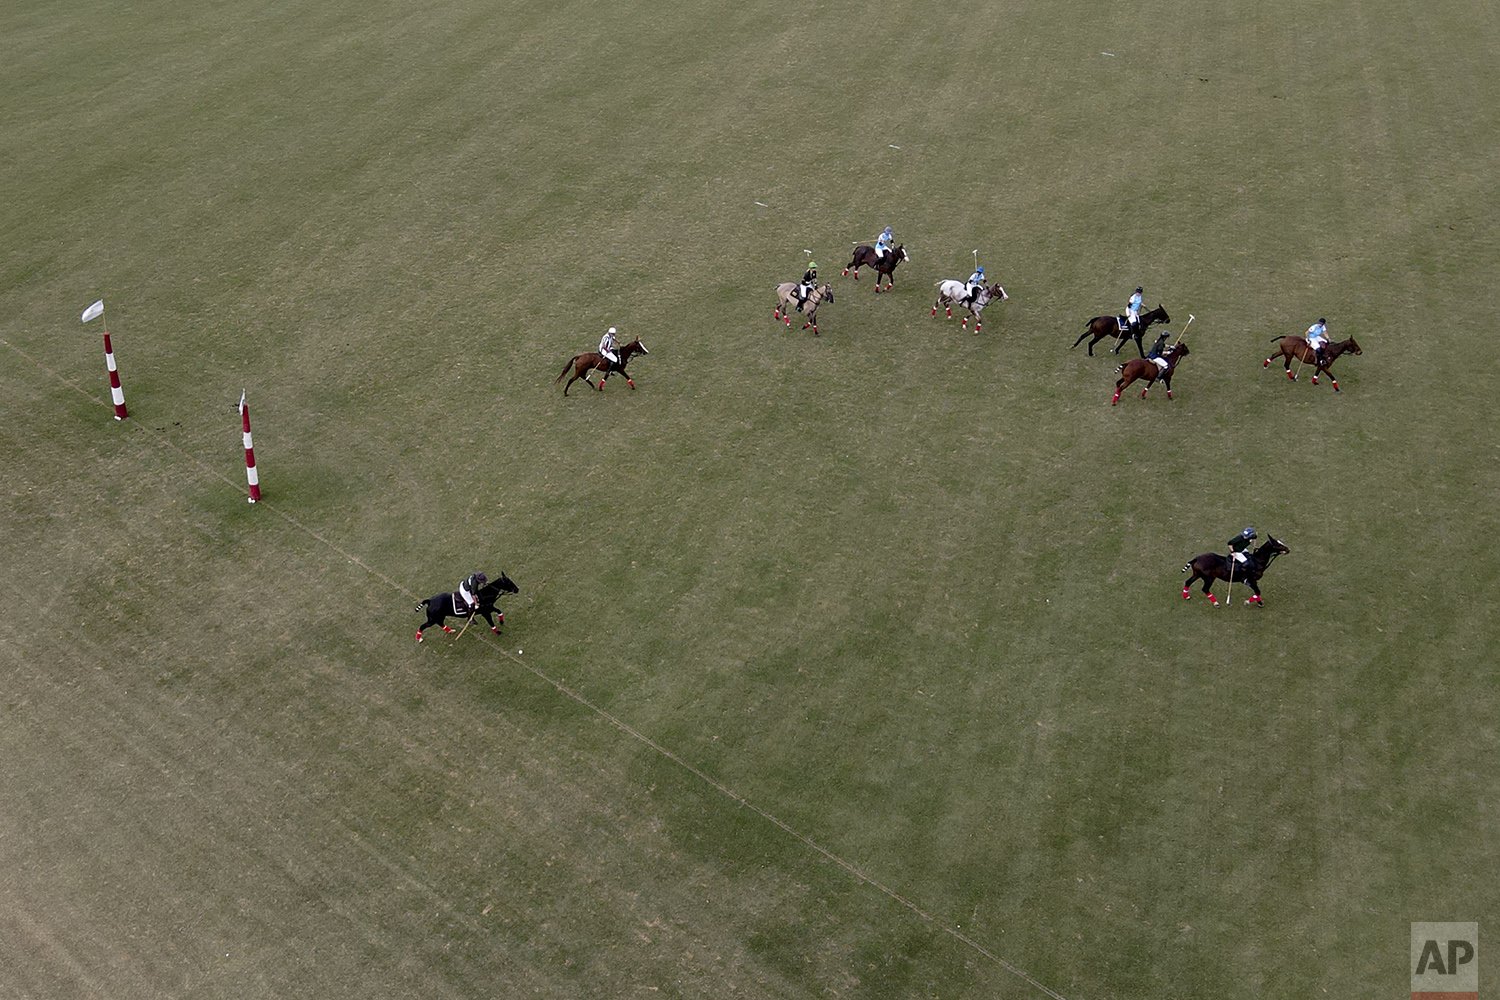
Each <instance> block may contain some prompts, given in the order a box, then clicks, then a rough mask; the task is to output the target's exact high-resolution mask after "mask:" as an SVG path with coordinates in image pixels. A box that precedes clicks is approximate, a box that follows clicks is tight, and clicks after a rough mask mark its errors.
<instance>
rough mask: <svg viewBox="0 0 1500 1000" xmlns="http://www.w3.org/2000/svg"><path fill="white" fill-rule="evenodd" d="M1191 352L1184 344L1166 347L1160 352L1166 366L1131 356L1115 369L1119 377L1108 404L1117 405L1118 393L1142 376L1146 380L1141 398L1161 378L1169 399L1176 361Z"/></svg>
mask: <svg viewBox="0 0 1500 1000" xmlns="http://www.w3.org/2000/svg"><path fill="white" fill-rule="evenodd" d="M1191 353H1192V352H1191V351H1189V350H1188V346H1187V345H1186V344H1178V345H1176V346H1175V347H1169V348H1167V349H1166V350H1165V351H1163V352H1162V358H1163V359H1164V360H1165V361H1166V362H1167V367H1165V368H1163V367H1162V366H1161V365H1159V364H1157V363H1156V362H1155V361H1151V360H1149V359H1145V358H1131V359H1130V360H1129V361H1127V362H1125V363H1124V364H1123V365H1121V366H1120V367H1118V368H1116V369H1115V371H1117V372H1119V373H1120V377H1119V378H1117V379H1115V398H1114V399H1112V400H1110V401H1109V405H1110V406H1115V405H1117V404H1118V403H1119V402H1120V393H1122V392H1124V391H1125V387H1126V386H1127V385H1129V384H1130V383H1132V382H1134V381H1135V380H1136V379H1142V378H1143V379H1145V380H1146V388H1144V389H1142V390H1141V398H1142V399H1145V398H1146V393H1148V392H1150V391H1151V387H1152V386H1153V385H1155V384H1156V380H1157V379H1161V381H1162V384H1163V385H1165V386H1166V387H1167V398H1168V399H1171V398H1172V373H1173V372H1174V371H1176V370H1177V362H1179V361H1181V360H1182V359H1183V358H1185V357H1187V356H1188V355H1189V354H1191Z"/></svg>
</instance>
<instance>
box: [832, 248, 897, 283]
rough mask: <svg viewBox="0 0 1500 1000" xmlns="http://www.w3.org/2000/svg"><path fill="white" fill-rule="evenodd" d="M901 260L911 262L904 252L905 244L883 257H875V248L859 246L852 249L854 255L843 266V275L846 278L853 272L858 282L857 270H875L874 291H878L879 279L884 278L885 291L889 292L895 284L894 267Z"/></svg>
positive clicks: (889, 251) (888, 251)
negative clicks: (866, 268)
mask: <svg viewBox="0 0 1500 1000" xmlns="http://www.w3.org/2000/svg"><path fill="white" fill-rule="evenodd" d="M903 260H911V255H910V254H908V253H907V252H906V244H905V243H901V244H898V245H897V246H894V247H892V248H891V249H889V250H887V251H886V252H885V254H884V255H883V256H880V257H877V256H875V248H874V247H872V246H870V245H868V244H861V245H859V246H857V247H855V248H854V255H853V257H852V258H851V259H850V261H849V263H847V264H845V265H844V275H845V277H847V276H848V274H849V271H850V269H851V268H852V269H853V270H854V280H855V281H858V280H859V269H860V268H862V267H871V268H874V269H875V291H877V292H878V291H880V279H881V278H882V277H884V278H885V290H886V291H890V290H891V289H892V288H893V287H894V286H895V284H896V277H895V275H896V265H897V264H899V263H901V262H902V261H903Z"/></svg>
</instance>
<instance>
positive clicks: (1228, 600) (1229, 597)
mask: <svg viewBox="0 0 1500 1000" xmlns="http://www.w3.org/2000/svg"><path fill="white" fill-rule="evenodd" d="M1236 561H1237V560H1236V559H1235V558H1234V551H1233V550H1230V553H1229V590H1228V592H1227V593H1225V594H1224V603H1225V604H1227V605H1230V606H1233V604H1234V564H1235V562H1236Z"/></svg>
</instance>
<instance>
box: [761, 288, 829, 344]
mask: <svg viewBox="0 0 1500 1000" xmlns="http://www.w3.org/2000/svg"><path fill="white" fill-rule="evenodd" d="M832 301H833V286H832V285H830V284H828V283H827V282H826V281H825V282H824V283H823V284H821V285H819V286H818V287H817V288H814V289H813V290H812V294H811V295H809V296H808V297H807V301H806V302H804V303H803V304H802V314H803V315H804V316H806V317H807V322H805V323H803V324H802V329H804V330H806V329H807V328H808V327H812V332H813V336H814V337H817V336H820V334H819V333H818V306H820V305H822V304H823V303H824V302H832ZM796 308H797V282H795V281H783V282H782V283H781V284H779V285H777V286H776V311H775V312H773V313H772V314H771V318H772V319H774V320H777V321H780V320H783V319H784V320H786V325H787V326H788V327H790V326H791V325H792V312H793V311H794V310H795V309H796Z"/></svg>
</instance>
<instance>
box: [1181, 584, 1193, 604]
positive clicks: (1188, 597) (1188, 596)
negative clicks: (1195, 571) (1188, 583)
mask: <svg viewBox="0 0 1500 1000" xmlns="http://www.w3.org/2000/svg"><path fill="white" fill-rule="evenodd" d="M1182 599H1183V600H1184V601H1191V600H1192V599H1193V595H1192V594H1191V593H1189V592H1188V589H1187V588H1186V587H1183V588H1182Z"/></svg>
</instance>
